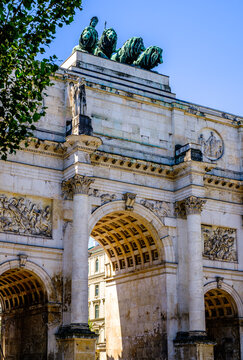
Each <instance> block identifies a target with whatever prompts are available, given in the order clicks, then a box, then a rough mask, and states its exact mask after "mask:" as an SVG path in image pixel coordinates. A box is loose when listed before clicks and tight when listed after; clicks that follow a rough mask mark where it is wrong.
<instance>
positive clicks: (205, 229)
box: [202, 225, 237, 261]
mask: <svg viewBox="0 0 243 360" xmlns="http://www.w3.org/2000/svg"><path fill="white" fill-rule="evenodd" d="M202 238H203V241H204V253H203V255H204V256H205V257H207V258H208V259H210V260H225V261H236V260H237V256H236V229H231V228H224V227H218V226H210V225H202Z"/></svg>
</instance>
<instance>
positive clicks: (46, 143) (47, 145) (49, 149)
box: [20, 137, 67, 158]
mask: <svg viewBox="0 0 243 360" xmlns="http://www.w3.org/2000/svg"><path fill="white" fill-rule="evenodd" d="M20 149H21V150H22V151H27V152H32V153H37V154H42V155H45V156H54V157H61V158H62V157H63V154H64V153H65V152H66V149H67V147H66V146H65V145H64V144H63V143H59V142H56V141H50V140H41V139H38V138H33V137H32V138H29V139H27V147H26V146H25V141H22V142H21V144H20Z"/></svg>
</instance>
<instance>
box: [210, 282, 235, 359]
mask: <svg viewBox="0 0 243 360" xmlns="http://www.w3.org/2000/svg"><path fill="white" fill-rule="evenodd" d="M204 298H205V315H206V327H207V333H208V336H209V337H210V338H211V339H212V340H214V341H215V342H216V345H215V347H214V359H215V360H240V358H241V357H240V334H239V317H238V310H237V306H236V303H235V301H234V299H233V298H232V296H231V295H230V294H228V293H227V292H226V291H225V290H222V289H211V290H209V291H208V292H206V294H205V296H204Z"/></svg>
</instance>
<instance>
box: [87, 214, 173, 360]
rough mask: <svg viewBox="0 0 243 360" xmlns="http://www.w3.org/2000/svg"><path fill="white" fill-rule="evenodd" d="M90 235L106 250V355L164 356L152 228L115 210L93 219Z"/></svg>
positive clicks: (162, 299) (158, 259)
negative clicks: (94, 221)
mask: <svg viewBox="0 0 243 360" xmlns="http://www.w3.org/2000/svg"><path fill="white" fill-rule="evenodd" d="M161 226H163V225H162V224H161ZM91 236H92V238H94V239H95V240H96V241H97V242H98V243H99V244H100V245H101V246H102V247H103V248H104V250H105V253H106V255H107V265H106V290H105V291H106V296H105V298H106V304H105V332H106V354H107V359H108V360H118V359H123V358H124V359H133V360H136V359H141V358H142V359H144V360H146V359H166V358H167V335H166V302H167V300H166V274H165V267H164V263H165V258H164V249H163V244H162V241H161V239H160V237H159V235H158V231H157V230H156V229H155V228H154V226H153V225H152V223H151V221H149V220H148V219H146V218H145V217H143V216H141V215H139V214H137V213H136V212H134V211H133V212H131V211H125V210H123V211H122V210H117V211H113V212H110V213H108V214H106V215H104V216H103V217H101V218H99V219H98V221H97V222H96V224H95V225H94V227H93V229H92V231H91ZM91 306H93V305H92V304H91ZM94 306H97V303H96V302H94Z"/></svg>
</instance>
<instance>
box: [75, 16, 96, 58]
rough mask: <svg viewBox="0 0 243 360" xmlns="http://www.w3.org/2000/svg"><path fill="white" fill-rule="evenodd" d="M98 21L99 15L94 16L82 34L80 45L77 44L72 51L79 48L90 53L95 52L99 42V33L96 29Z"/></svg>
mask: <svg viewBox="0 0 243 360" xmlns="http://www.w3.org/2000/svg"><path fill="white" fill-rule="evenodd" d="M98 21H99V20H98V18H97V16H94V17H92V19H91V20H90V24H89V26H87V27H86V28H85V29H84V30H83V31H82V34H81V35H80V38H79V45H77V46H75V47H74V48H73V51H72V52H74V51H76V50H79V51H84V52H88V53H90V54H93V53H94V50H95V48H96V46H97V42H98V33H97V30H96V29H95V27H96V25H97V23H98Z"/></svg>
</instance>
